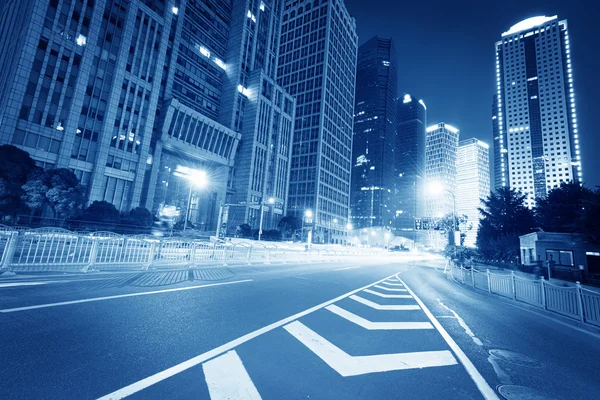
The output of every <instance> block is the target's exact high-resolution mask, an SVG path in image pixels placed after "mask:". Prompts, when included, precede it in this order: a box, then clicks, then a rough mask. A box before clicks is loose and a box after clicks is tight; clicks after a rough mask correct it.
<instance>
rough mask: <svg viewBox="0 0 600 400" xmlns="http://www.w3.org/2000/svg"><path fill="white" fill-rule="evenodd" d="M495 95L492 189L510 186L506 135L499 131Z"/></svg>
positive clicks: (494, 98) (497, 101)
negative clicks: (505, 144)
mask: <svg viewBox="0 0 600 400" xmlns="http://www.w3.org/2000/svg"><path fill="white" fill-rule="evenodd" d="M498 97H499V96H498V95H497V94H495V95H494V96H493V99H492V134H493V135H494V142H493V143H494V189H499V188H501V187H504V186H510V182H509V179H508V151H507V150H506V146H504V143H506V135H505V134H504V133H503V132H502V130H501V129H500V118H498V111H499V108H500V107H498V104H499V100H498Z"/></svg>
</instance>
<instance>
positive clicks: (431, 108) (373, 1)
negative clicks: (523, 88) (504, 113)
mask: <svg viewBox="0 0 600 400" xmlns="http://www.w3.org/2000/svg"><path fill="white" fill-rule="evenodd" d="M345 2H346V6H347V8H348V10H349V11H350V13H351V14H352V16H353V17H354V18H355V19H356V25H357V30H358V35H359V42H360V44H362V43H363V42H365V41H366V40H368V39H369V38H371V37H372V36H375V35H378V36H382V37H391V38H392V39H393V40H394V41H395V46H396V51H397V53H398V76H399V78H398V79H399V84H398V90H399V92H400V94H402V93H404V92H411V93H412V94H413V95H415V96H417V97H420V98H422V99H423V100H424V101H425V103H426V104H427V111H428V124H430V125H431V124H433V123H437V122H447V123H449V124H451V125H454V126H456V127H457V128H458V129H460V131H461V132H460V138H461V140H462V139H467V138H470V137H477V138H479V139H481V140H483V141H485V142H487V143H489V144H490V157H491V156H492V148H491V146H492V142H493V140H492V114H491V113H492V110H491V107H492V95H493V94H494V93H495V49H494V44H495V43H496V42H497V41H499V40H500V37H501V34H502V32H505V31H507V30H509V28H510V27H511V26H512V25H514V24H516V23H517V22H520V21H522V20H524V19H526V18H529V17H534V16H537V15H546V16H552V15H558V18H559V19H561V20H562V19H567V20H568V23H569V38H570V44H571V56H572V63H573V79H574V83H575V96H576V97H575V99H576V107H577V119H578V124H579V137H580V144H581V148H582V154H581V155H582V164H583V179H584V183H585V184H586V186H588V187H590V188H594V186H595V185H600V154H598V151H599V150H600V136H599V135H598V133H597V129H594V126H598V125H599V121H598V119H599V118H600V116H598V115H596V116H595V117H594V113H598V112H599V111H600V107H599V104H600V96H599V94H600V33H599V32H600V30H599V29H598V24H597V13H596V12H595V10H596V9H597V8H596V7H597V5H598V4H597V3H596V1H595V0H570V1H566V0H560V1H559V0H502V1H481V0H471V1H468V0H455V1H447V0H437V1H436V0H431V1H419V0H413V1H399V0H368V1H365V0H345Z"/></svg>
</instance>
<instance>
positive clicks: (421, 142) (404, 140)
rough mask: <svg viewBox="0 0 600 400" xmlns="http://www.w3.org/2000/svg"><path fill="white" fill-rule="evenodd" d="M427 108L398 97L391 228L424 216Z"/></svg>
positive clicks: (403, 227)
mask: <svg viewBox="0 0 600 400" xmlns="http://www.w3.org/2000/svg"><path fill="white" fill-rule="evenodd" d="M426 126H427V107H426V106H425V103H424V102H423V100H417V99H416V98H414V97H413V96H412V95H410V94H405V95H404V96H403V97H402V98H400V99H399V100H398V139H397V143H396V182H397V184H396V194H395V196H396V198H397V200H398V207H397V208H396V210H395V212H396V216H395V217H396V218H395V222H394V229H396V230H410V229H414V224H415V218H420V217H423V216H425V140H426V132H425V130H426Z"/></svg>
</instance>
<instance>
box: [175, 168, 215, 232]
mask: <svg viewBox="0 0 600 400" xmlns="http://www.w3.org/2000/svg"><path fill="white" fill-rule="evenodd" d="M173 175H175V176H178V177H180V178H183V179H185V180H186V181H188V183H189V185H190V190H189V192H188V200H187V210H186V212H185V220H184V221H183V230H184V231H185V230H186V229H187V222H188V218H191V215H192V188H193V187H194V186H196V187H198V188H202V187H204V186H206V184H207V183H208V179H207V177H206V171H203V170H198V169H193V168H189V167H184V166H181V165H178V166H177V167H176V168H175V172H174V173H173Z"/></svg>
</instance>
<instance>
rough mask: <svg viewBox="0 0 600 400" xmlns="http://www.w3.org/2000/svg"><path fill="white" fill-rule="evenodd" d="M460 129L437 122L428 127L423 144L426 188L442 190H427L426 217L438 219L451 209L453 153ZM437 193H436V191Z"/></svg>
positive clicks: (454, 173) (454, 171) (452, 200)
mask: <svg viewBox="0 0 600 400" xmlns="http://www.w3.org/2000/svg"><path fill="white" fill-rule="evenodd" d="M458 135H459V131H458V129H456V128H455V127H453V126H451V125H448V124H446V123H444V122H440V123H439V124H437V125H431V126H429V127H428V128H427V140H426V144H425V176H426V180H427V185H428V186H429V187H434V186H437V187H439V188H440V189H441V190H436V192H435V193H434V192H433V191H431V190H428V191H427V196H426V208H425V216H427V217H434V218H441V217H444V216H445V215H447V214H450V213H452V212H453V210H454V198H453V194H454V195H455V194H456V155H457V151H458ZM438 192H439V193H438Z"/></svg>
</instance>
